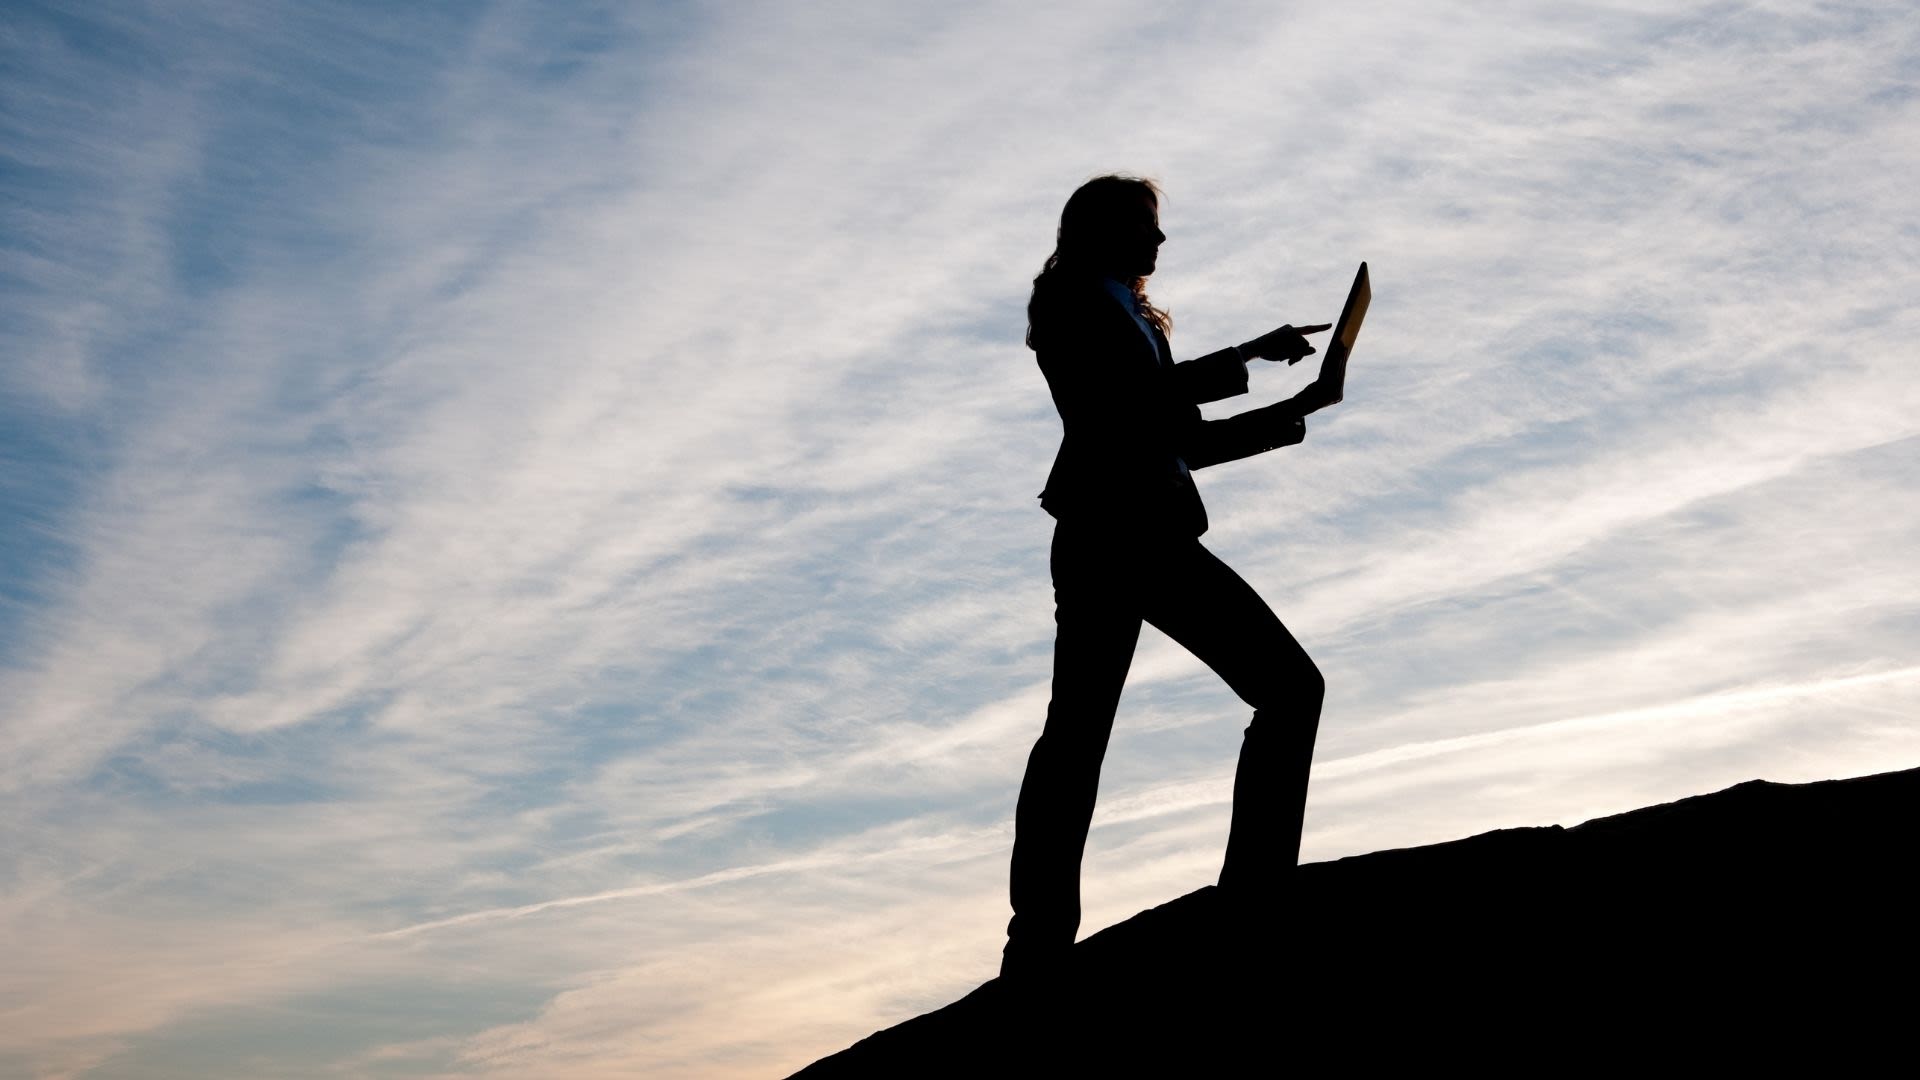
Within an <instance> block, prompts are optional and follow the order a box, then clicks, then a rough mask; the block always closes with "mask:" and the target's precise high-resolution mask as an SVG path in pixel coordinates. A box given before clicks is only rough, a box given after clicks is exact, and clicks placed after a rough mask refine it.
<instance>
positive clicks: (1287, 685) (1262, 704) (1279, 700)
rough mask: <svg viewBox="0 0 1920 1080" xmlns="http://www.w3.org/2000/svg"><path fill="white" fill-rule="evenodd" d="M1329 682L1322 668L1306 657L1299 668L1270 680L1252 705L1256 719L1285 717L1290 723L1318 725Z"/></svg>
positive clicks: (1302, 658) (1296, 667) (1288, 670)
mask: <svg viewBox="0 0 1920 1080" xmlns="http://www.w3.org/2000/svg"><path fill="white" fill-rule="evenodd" d="M1326 697H1327V680H1326V677H1325V676H1324V675H1321V674H1320V668H1319V667H1318V666H1316V665H1315V664H1314V662H1313V661H1311V660H1308V659H1307V658H1305V657H1304V656H1303V657H1301V660H1300V663H1299V665H1297V666H1295V667H1291V668H1288V669H1287V670H1285V671H1283V672H1281V673H1279V674H1278V675H1277V676H1276V677H1275V678H1274V679H1272V680H1270V681H1269V682H1268V684H1267V686H1266V687H1265V688H1264V692H1263V693H1262V694H1261V695H1260V700H1258V701H1253V702H1249V704H1251V705H1252V706H1253V707H1254V715H1255V718H1256V719H1258V718H1259V717H1260V716H1261V715H1275V716H1285V717H1286V718H1287V722H1288V723H1299V722H1302V721H1304V722H1306V723H1309V724H1314V723H1318V722H1319V719H1320V706H1321V705H1322V704H1323V703H1324V702H1325V701H1326Z"/></svg>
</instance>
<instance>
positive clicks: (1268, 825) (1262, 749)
mask: <svg viewBox="0 0 1920 1080" xmlns="http://www.w3.org/2000/svg"><path fill="white" fill-rule="evenodd" d="M1169 570H1170V572H1169V573H1167V574H1166V575H1165V576H1164V577H1163V578H1162V579H1161V580H1162V582H1163V587H1161V588H1157V589H1156V590H1155V591H1154V592H1153V594H1152V595H1151V596H1150V597H1149V599H1148V604H1147V609H1146V618H1147V621H1148V622H1151V623H1152V624H1153V625H1154V626H1156V627H1158V628H1159V629H1160V630H1161V631H1162V632H1164V633H1165V634H1166V635H1167V636H1168V637H1170V638H1172V639H1173V640H1175V641H1177V642H1179V643H1180V644H1181V645H1183V646H1185V647H1186V648H1187V649H1188V650H1189V651H1191V652H1192V653H1193V654H1194V655H1195V656H1197V657H1199V658H1200V659H1201V660H1203V661H1205V662H1206V664H1207V666H1209V667H1211V668H1212V669H1213V670H1214V671H1215V672H1216V673H1218V674H1219V675H1220V677H1221V678H1222V679H1224V680H1226V683H1227V685H1228V686H1230V687H1232V688H1233V691H1234V693H1236V694H1238V695H1240V698H1241V700H1243V701H1245V702H1246V703H1247V704H1248V705H1251V706H1253V709H1254V713H1253V722H1252V723H1251V724H1249V725H1248V726H1247V729H1246V733H1245V737H1244V739H1243V740H1242V742H1241V747H1240V761H1239V765H1238V767H1237V768H1236V770H1235V772H1234V778H1233V824H1232V826H1231V827H1230V829H1229V831H1228V834H1227V853H1226V858H1225V860H1224V861H1223V864H1222V866H1221V870H1220V885H1221V888H1223V889H1231V890H1234V891H1237V892H1243V893H1255V892H1261V891H1265V890H1267V889H1268V888H1270V887H1271V886H1273V885H1274V884H1275V883H1276V882H1277V881H1278V880H1279V879H1281V878H1284V877H1285V876H1286V875H1287V873H1288V872H1290V871H1291V870H1292V868H1293V867H1294V866H1295V864H1297V863H1298V862H1299V859H1300V830H1301V826H1302V823H1303V821H1304V818H1305V815H1306V804H1307V781H1308V776H1309V774H1310V773H1311V771H1312V768H1313V743H1314V736H1315V734H1316V732H1317V731H1318V730H1319V725H1320V706H1321V702H1322V700H1323V699H1324V698H1325V696H1326V681H1325V679H1324V678H1322V677H1321V675H1320V669H1319V668H1318V667H1316V666H1315V665H1314V663H1313V660H1312V659H1311V658H1309V657H1308V656H1307V653H1306V650H1305V649H1303V648H1301V647H1300V643H1299V642H1298V641H1297V640H1295V639H1294V636H1293V634H1292V633H1291V632H1289V631H1288V630H1287V628H1286V626H1284V625H1283V624H1282V623H1281V622H1280V619H1279V617H1278V616H1276V615H1275V614H1274V613H1273V609H1271V608H1269V607H1268V606H1267V603H1266V601H1264V600H1262V599H1260V595H1259V594H1258V593H1256V592H1254V590H1253V587H1252V586H1251V585H1248V584H1247V583H1246V581H1245V580H1244V579H1242V578H1241V577H1240V575H1239V574H1236V573H1234V571H1233V569H1232V568H1231V567H1229V566H1227V564H1225V563H1223V562H1221V561H1220V560H1219V559H1218V558H1217V557H1215V556H1214V554H1213V553H1212V552H1210V551H1208V550H1207V549H1206V548H1205V547H1203V546H1201V545H1200V543H1199V542H1198V541H1197V540H1196V541H1195V542H1194V543H1193V544H1192V546H1191V547H1188V548H1184V549H1182V553H1181V556H1180V557H1179V558H1178V559H1176V560H1173V565H1172V566H1171V567H1169Z"/></svg>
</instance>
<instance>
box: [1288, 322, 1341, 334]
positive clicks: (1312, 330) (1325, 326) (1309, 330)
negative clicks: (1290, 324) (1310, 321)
mask: <svg viewBox="0 0 1920 1080" xmlns="http://www.w3.org/2000/svg"><path fill="white" fill-rule="evenodd" d="M1294 329H1296V330H1298V331H1300V332H1301V333H1303V334H1317V333H1319V332H1320V331H1322V330H1331V329H1333V324H1332V323H1330V322H1323V323H1315V324H1314V325H1312V326H1298V327H1295V328H1294Z"/></svg>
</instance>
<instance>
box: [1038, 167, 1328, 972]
mask: <svg viewBox="0 0 1920 1080" xmlns="http://www.w3.org/2000/svg"><path fill="white" fill-rule="evenodd" d="M1159 202H1160V200H1159V188H1157V187H1156V186H1155V185H1154V184H1153V182H1152V181H1150V180H1144V179H1139V178H1135V177H1127V176H1102V177H1098V178H1096V179H1093V180H1090V181H1088V182H1087V183H1086V184H1084V185H1082V186H1081V187H1080V189H1079V190H1077V191H1075V192H1074V193H1073V196H1072V197H1071V198H1069V199H1068V200H1067V205H1066V208H1065V210H1063V211H1062V212H1061V215H1060V231H1059V233H1058V237H1057V240H1056V243H1055V247H1054V251H1053V254H1052V256H1050V257H1049V258H1048V259H1047V262H1046V265H1045V267H1044V268H1043V269H1042V270H1041V272H1040V276H1039V277H1037V278H1035V279H1034V282H1033V297H1032V300H1031V301H1030V302H1029V303H1028V305H1027V345H1028V347H1030V348H1032V349H1033V350H1034V352H1035V354H1036V356H1037V358H1038V360H1039V363H1040V370H1041V372H1042V373H1043V374H1045V376H1046V379H1047V386H1048V388H1049V389H1050V390H1051V391H1052V394H1053V402H1054V406H1055V407H1056V408H1057V409H1058V410H1059V413H1060V420H1061V423H1062V426H1063V427H1064V429H1065V434H1064V437H1063V438H1062V440H1061V443H1060V451H1059V454H1058V455H1057V456H1056V457H1055V459H1054V463H1053V470H1052V472H1051V473H1050V474H1049V475H1048V477H1047V485H1046V490H1045V491H1044V492H1042V493H1041V495H1040V500H1041V502H1040V505H1041V506H1042V507H1043V508H1044V509H1045V510H1046V511H1047V512H1048V513H1049V514H1051V515H1053V517H1054V518H1055V519H1056V522H1055V525H1054V533H1053V550H1052V560H1051V565H1052V573H1053V589H1054V604H1055V610H1054V620H1055V623H1056V625H1057V630H1056V637H1055V640H1054V654H1053V699H1052V701H1051V703H1050V704H1049V705H1048V707H1047V718H1046V727H1045V728H1044V729H1043V730H1042V732H1041V734H1040V738H1039V740H1038V741H1037V742H1035V743H1034V746H1033V752H1032V754H1031V755H1030V756H1029V757H1028V759H1027V771H1026V777H1025V779H1024V780H1023V781H1022V782H1021V785H1020V801H1019V805H1018V808H1017V810H1016V811H1015V816H1014V843H1013V866H1012V875H1011V877H1012V887H1011V893H1012V901H1013V911H1014V915H1013V920H1012V922H1010V923H1009V924H1008V926H1007V945H1006V950H1005V952H1004V954H1003V958H1002V961H1001V974H1003V975H1016V976H1017V975H1022V974H1027V973H1032V972H1035V971H1043V970H1047V969H1052V968H1054V967H1056V966H1057V965H1058V964H1060V963H1061V962H1062V961H1064V959H1065V958H1066V956H1067V953H1068V950H1069V949H1070V948H1071V947H1072V945H1073V940H1074V936H1075V935H1076V933H1077V932H1078V930H1079V925H1080V860H1081V855H1082V853H1083V852H1084V850H1085V848H1086V840H1087V828H1088V825H1089V823H1090V822H1091V821H1092V818H1093V804H1094V795H1095V792H1096V790H1097V789H1098V787H1099V783H1100V763H1101V759H1102V758H1103V757H1104V756H1105V754H1106V748H1107V738H1108V735H1109V733H1110V732H1111V731H1112V729H1113V717H1114V710H1115V709H1116V707H1118V705H1119V702H1120V689H1121V686H1122V684H1123V683H1125V681H1126V677H1127V668H1128V667H1129V665H1130V664H1131V663H1132V660H1133V650H1134V645H1135V644H1136V642H1137V641H1138V640H1139V636H1140V624H1141V622H1142V621H1143V620H1144V621H1146V622H1150V623H1152V624H1153V625H1154V626H1156V627H1158V628H1159V629H1160V630H1161V631H1162V632H1164V633H1165V634H1166V635H1167V636H1168V637H1171V638H1172V639H1173V640H1175V641H1177V642H1179V643H1180V644H1181V645H1183V646H1185V647H1186V648H1187V649H1189V650H1190V651H1192V652H1193V654H1194V655H1196V656H1198V657H1199V658H1200V659H1201V660H1203V661H1205V662H1206V663H1207V665H1208V666H1209V667H1211V668H1212V669H1213V670H1214V671H1215V672H1217V673H1218V674H1219V675H1220V677H1221V678H1223V679H1224V680H1226V683H1227V685H1228V686H1230V687H1232V688H1233V691H1234V692H1235V693H1236V694H1238V695H1240V697H1241V699H1242V700H1244V701H1245V702H1246V703H1247V704H1248V705H1250V706H1252V707H1253V710H1254V713H1253V721H1252V723H1251V724H1250V725H1249V726H1248V727H1247V729H1246V733H1245V737H1244V740H1243V742H1242V745H1241V750H1240V761H1239V766H1238V770H1237V771H1236V773H1235V775H1234V782H1233V824H1232V826H1231V828H1230V830H1229V833H1228V837H1227V851H1226V859H1225V862H1224V864H1223V866H1222V869H1221V871H1220V889H1221V892H1222V894H1223V896H1226V897H1230V898H1234V899H1237V900H1241V901H1254V900H1258V899H1259V898H1261V897H1263V896H1267V895H1270V894H1271V891H1272V889H1273V888H1274V887H1275V886H1277V885H1278V884H1280V883H1281V882H1282V881H1283V880H1284V877H1285V875H1286V873H1287V872H1288V871H1290V870H1291V868H1292V867H1293V866H1294V864H1295V863H1296V862H1297V861H1298V859H1299V851H1300V826H1301V817H1302V814H1303V813H1304V811H1305V806H1306V791H1307V773H1308V769H1309V768H1310V766H1311V764H1312V760H1313V739H1314V732H1315V731H1316V730H1317V728H1318V725H1319V718H1320V702H1321V697H1322V695H1323V693H1324V690H1325V684H1324V682H1323V681H1322V679H1321V677H1320V672H1319V669H1317V668H1316V667H1314V664H1313V661H1312V660H1310V659H1309V658H1308V657H1307V654H1306V652H1305V650H1303V649H1302V648H1301V647H1300V643H1299V642H1297V641H1295V640H1294V638H1293V635H1292V634H1291V633H1288V631H1287V628H1286V627H1285V626H1282V625H1281V623H1280V620H1279V619H1278V618H1277V617H1275V615H1274V614H1273V612H1272V610H1270V609H1269V608H1268V607H1267V605H1266V603H1265V602H1264V601H1262V600H1261V599H1260V597H1259V595H1258V594H1256V593H1255V592H1254V591H1253V589H1252V588H1251V587H1250V586H1248V585H1247V583H1246V582H1245V581H1243V580H1241V578H1240V576H1239V575H1238V574H1236V573H1234V572H1233V570H1231V569H1229V568H1228V567H1227V565H1226V564H1225V563H1223V562H1221V561H1220V560H1219V559H1217V558H1215V557H1214V555H1213V553H1212V552H1209V551H1208V550H1207V549H1206V548H1205V547H1202V546H1201V544H1200V540H1199V537H1200V534H1202V533H1204V532H1205V531H1206V529H1207V515H1206V509H1205V508H1204V507H1203V506H1202V505H1201V503H1200V495H1199V492H1198V491H1197V490H1196V489H1195V488H1194V485H1193V479H1192V477H1191V476H1190V475H1189V472H1190V470H1193V469H1199V468H1204V467H1206V466H1208V465H1213V464H1216V463H1218V462H1222V461H1231V460H1234V459H1235V458H1242V457H1246V456H1248V455H1251V454H1257V453H1261V452H1262V451H1265V450H1269V449H1272V448H1274V447H1277V446H1287V445H1291V444H1293V443H1297V442H1299V441H1300V440H1301V439H1302V438H1303V437H1304V436H1305V432H1306V425H1305V422H1304V421H1303V419H1302V417H1304V416H1305V415H1306V414H1307V413H1309V412H1312V411H1313V410H1314V409H1316V408H1319V407H1320V406H1321V405H1323V404H1326V400H1325V395H1324V393H1323V392H1322V391H1321V390H1320V389H1319V388H1318V386H1317V384H1316V385H1315V386H1310V387H1309V388H1308V389H1307V390H1305V391H1303V392H1302V393H1301V394H1299V395H1296V396H1295V397H1294V398H1291V399H1289V400H1287V401H1283V402H1280V403H1278V404H1276V405H1270V406H1268V407H1266V408H1263V409H1255V410H1252V411H1250V412H1244V413H1241V414H1239V415H1237V416H1234V417H1232V418H1230V419H1226V420H1211V421H1209V420H1204V419H1202V418H1201V415H1200V409H1199V405H1200V404H1201V403H1204V402H1209V401H1217V400H1219V399H1221V398H1225V397H1231V396H1233V395H1235V394H1242V393H1245V392H1246V390H1247V361H1248V360H1249V359H1253V358H1258V357H1264V358H1266V359H1269V360H1285V361H1287V362H1289V363H1293V362H1297V361H1299V360H1300V359H1302V358H1304V357H1306V356H1308V355H1309V354H1311V353H1313V351H1314V348H1313V346H1312V345H1310V344H1308V343H1307V340H1306V338H1305V337H1304V336H1302V335H1304V334H1309V333H1316V332H1318V331H1321V330H1325V329H1327V327H1326V326H1325V325H1318V326H1302V327H1298V328H1296V327H1292V326H1282V327H1280V328H1279V329H1277V330H1274V331H1272V332H1271V333H1267V334H1263V335H1261V336H1260V337H1257V338H1254V339H1253V340H1252V341H1249V342H1247V343H1246V344H1244V345H1238V346H1234V347H1232V348H1228V349H1223V350H1221V351H1220V352H1216V353H1212V354H1209V355H1207V356H1202V357H1200V358H1198V359H1195V360H1188V361H1186V362H1184V363H1178V364H1176V363H1174V362H1173V359H1172V356H1171V355H1170V351H1169V348H1168V345H1167V338H1166V331H1167V329H1168V328H1169V326H1170V321H1169V320H1168V318H1167V315H1166V313H1165V312H1164V311H1162V310H1160V309H1159V308H1156V307H1154V306H1153V304H1152V303H1150V302H1149V301H1148V300H1147V295H1146V291H1145V287H1144V286H1145V280H1146V278H1147V276H1148V275H1149V274H1151V273H1153V269H1154V262H1155V259H1156V257H1157V255H1158V253H1159V248H1160V244H1161V243H1162V242H1163V241H1165V240H1166V234H1164V233H1162V232H1161V231H1160V223H1159Z"/></svg>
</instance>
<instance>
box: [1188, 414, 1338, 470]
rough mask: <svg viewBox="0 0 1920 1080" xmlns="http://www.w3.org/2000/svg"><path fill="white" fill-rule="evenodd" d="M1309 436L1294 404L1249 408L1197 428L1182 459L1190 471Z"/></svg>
mask: <svg viewBox="0 0 1920 1080" xmlns="http://www.w3.org/2000/svg"><path fill="white" fill-rule="evenodd" d="M1306 437H1307V422H1306V419H1305V418H1304V417H1302V416H1301V415H1300V414H1299V412H1297V411H1296V410H1295V409H1294V407H1293V403H1292V402H1290V401H1280V402H1275V403H1274V404H1272V405H1268V406H1266V407H1264V408H1259V409H1249V410H1247V411H1246V412H1243V413H1241V414H1239V415H1238V416H1230V417H1228V418H1226V419H1225V420H1207V421H1204V422H1202V423H1201V424H1199V425H1198V426H1197V427H1196V428H1194V429H1193V431H1192V433H1191V435H1190V437H1189V438H1188V439H1187V440H1186V445H1185V446H1184V447H1183V448H1182V451H1181V455H1180V456H1181V459H1182V460H1184V461H1185V462H1186V463H1187V468H1189V469H1204V468H1206V467H1207V466H1209V465H1218V464H1220V463H1221V462H1223V461H1238V460H1240V459H1241V458H1244V457H1252V456H1253V455H1255V454H1263V453H1266V452H1267V451H1268V450H1273V449H1276V448H1278V447H1282V446H1292V445H1293V444H1295V443H1297V442H1299V441H1300V440H1302V439H1304V438H1306Z"/></svg>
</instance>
